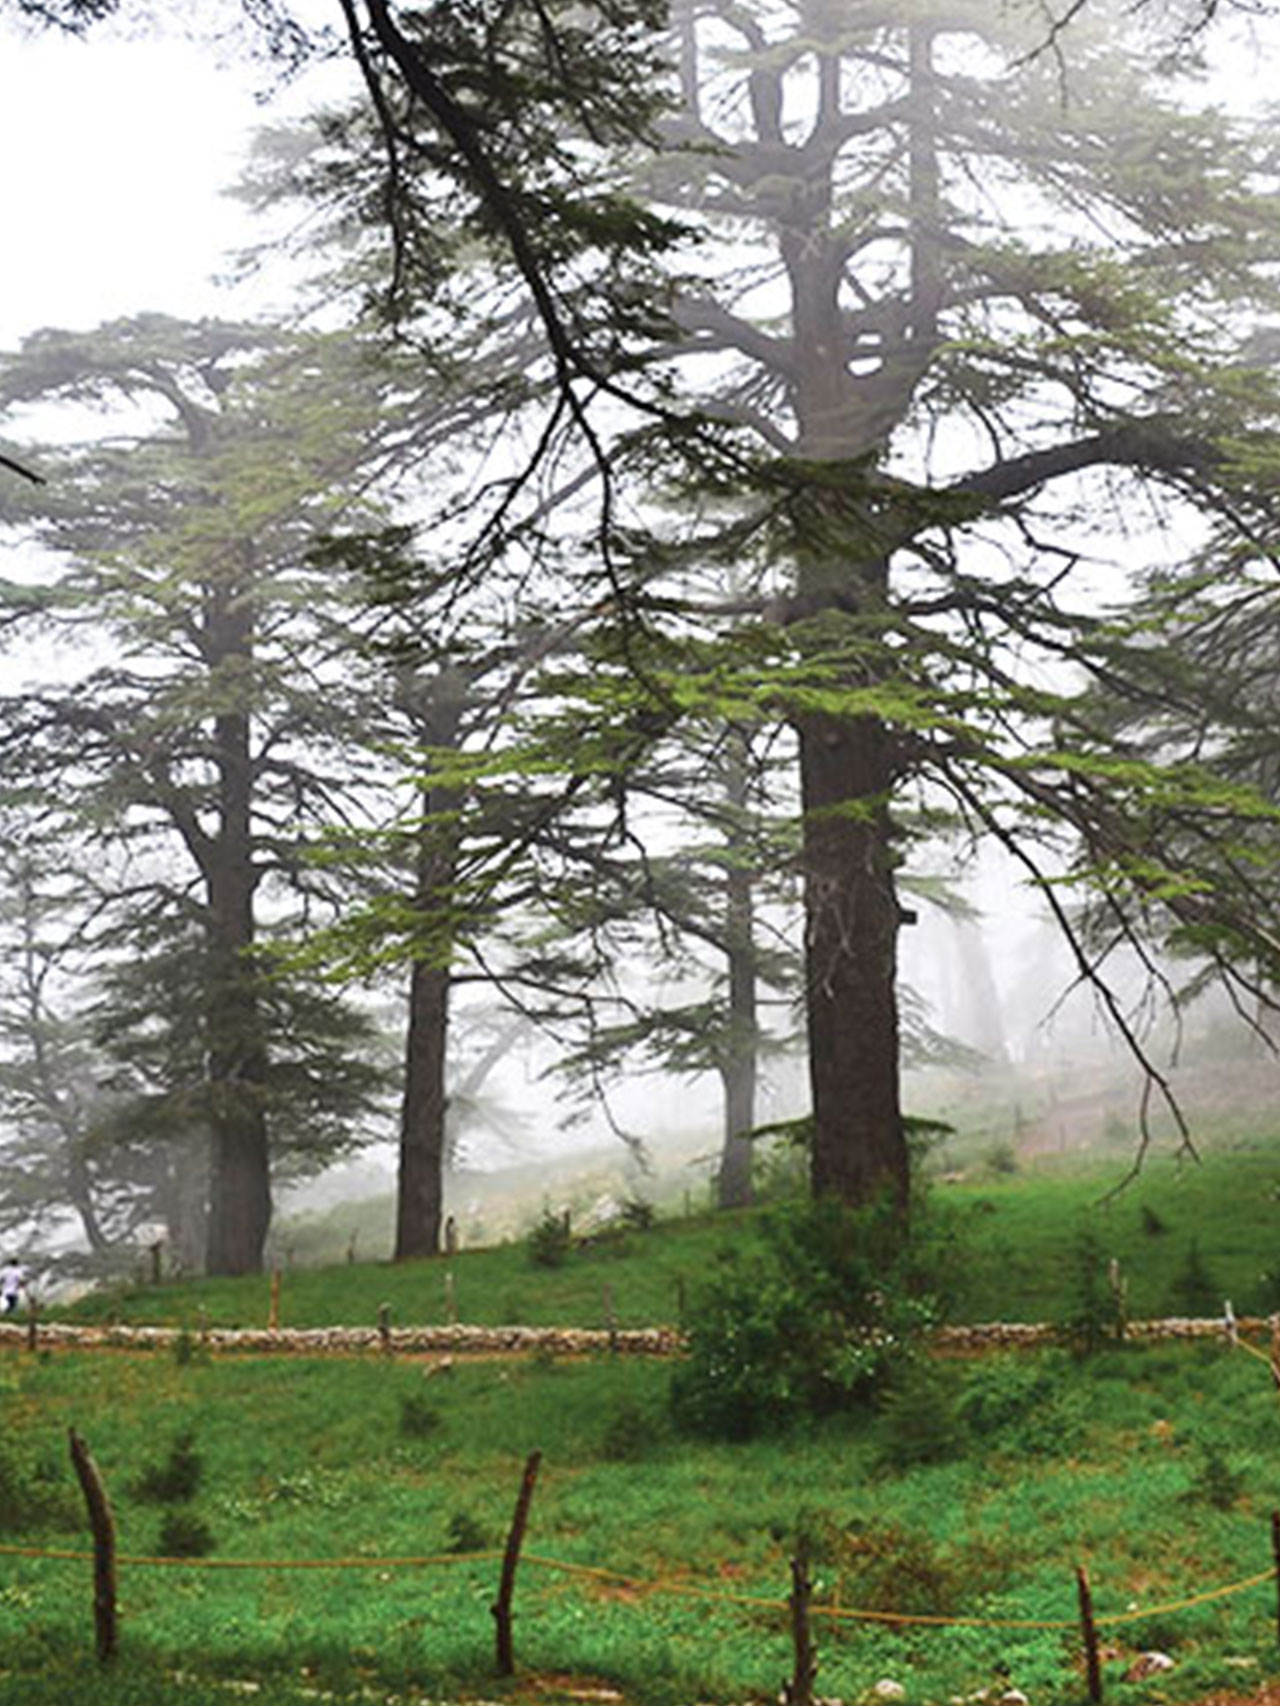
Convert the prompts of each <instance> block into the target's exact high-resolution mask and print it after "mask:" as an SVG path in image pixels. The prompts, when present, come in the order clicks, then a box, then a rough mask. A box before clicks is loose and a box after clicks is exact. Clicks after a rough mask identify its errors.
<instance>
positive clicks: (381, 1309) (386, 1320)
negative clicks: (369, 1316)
mask: <svg viewBox="0 0 1280 1706" xmlns="http://www.w3.org/2000/svg"><path fill="white" fill-rule="evenodd" d="M378 1338H379V1339H380V1340H381V1342H382V1354H383V1356H388V1357H389V1356H390V1355H391V1305H390V1304H389V1303H380V1304H379V1305H378Z"/></svg>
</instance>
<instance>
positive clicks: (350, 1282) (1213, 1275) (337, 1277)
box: [61, 1138, 1280, 1327]
mask: <svg viewBox="0 0 1280 1706" xmlns="http://www.w3.org/2000/svg"><path fill="white" fill-rule="evenodd" d="M1127 1153H1128V1152H1127V1151H1126V1158H1127ZM1126 1158H1119V1157H1118V1158H1117V1159H1115V1160H1113V1161H1110V1162H1107V1163H1099V1162H1097V1161H1093V1162H1084V1163H1082V1162H1080V1161H1074V1160H1069V1159H1048V1160H1042V1161H1039V1162H1037V1163H1035V1164H1026V1165H1023V1166H1022V1167H1020V1168H1019V1169H1018V1170H1017V1171H1014V1172H999V1171H987V1172H985V1173H983V1172H982V1171H980V1170H978V1171H975V1172H973V1173H972V1174H970V1175H969V1176H967V1177H966V1178H965V1179H964V1180H963V1181H962V1182H945V1183H944V1182H939V1183H935V1184H934V1185H933V1186H932V1187H931V1188H930V1190H929V1192H928V1199H927V1207H926V1210H925V1215H924V1218H925V1219H926V1220H927V1222H928V1224H929V1226H930V1228H931V1236H933V1237H934V1238H935V1239H936V1240H937V1242H938V1243H939V1244H940V1245H942V1246H944V1247H946V1248H947V1249H949V1251H950V1252H951V1259H950V1261H949V1263H948V1267H949V1270H950V1276H951V1288H950V1289H951V1291H952V1294H953V1295H952V1297H951V1299H950V1313H951V1315H952V1317H953V1318H954V1319H957V1320H970V1321H981V1320H1009V1321H1035V1320H1056V1319H1059V1318H1061V1316H1062V1315H1063V1314H1064V1313H1065V1312H1067V1311H1068V1309H1069V1307H1070V1302H1071V1292H1072V1287H1073V1285H1074V1284H1075V1275H1076V1271H1077V1267H1078V1262H1077V1252H1078V1249H1079V1246H1080V1241H1081V1238H1082V1236H1083V1235H1084V1234H1085V1233H1092V1234H1093V1236H1094V1237H1095V1239H1096V1241H1097V1244H1098V1247H1099V1248H1100V1249H1101V1250H1102V1251H1103V1253H1104V1254H1105V1256H1107V1257H1112V1256H1114V1257H1116V1258H1117V1259H1118V1260H1119V1261H1120V1263H1121V1265H1122V1268H1123V1271H1124V1275H1125V1278H1126V1282H1127V1284H1128V1288H1129V1299H1130V1308H1131V1311H1132V1313H1133V1314H1135V1315H1138V1316H1143V1315H1158V1314H1169V1313H1189V1312H1190V1313H1215V1312H1217V1311H1218V1310H1219V1309H1220V1308H1221V1304H1222V1300H1223V1299H1224V1298H1228V1297H1229V1298H1230V1299H1231V1300H1232V1302H1233V1304H1234V1306H1235V1309H1236V1312H1237V1313H1238V1314H1245V1313H1268V1312H1270V1311H1271V1310H1272V1309H1274V1308H1276V1307H1280V1143H1277V1142H1276V1141H1274V1140H1268V1141H1265V1142H1264V1141H1263V1140H1261V1139H1257V1140H1250V1139H1248V1138H1241V1139H1237V1140H1236V1141H1235V1142H1234V1143H1233V1145H1232V1146H1231V1147H1230V1148H1224V1149H1220V1150H1217V1151H1213V1152H1210V1153H1209V1154H1208V1155H1207V1156H1206V1158H1205V1160H1204V1161H1203V1163H1202V1164H1201V1165H1199V1166H1195V1165H1189V1164H1178V1163H1175V1162H1174V1161H1172V1160H1170V1159H1168V1158H1167V1157H1156V1158H1153V1159H1152V1160H1151V1161H1150V1162H1149V1163H1148V1165H1147V1167H1146V1168H1145V1169H1144V1171H1143V1173H1142V1174H1141V1176H1140V1177H1139V1178H1138V1179H1137V1180H1135V1181H1134V1182H1133V1183H1132V1184H1130V1185H1129V1186H1128V1187H1127V1188H1126V1189H1124V1190H1123V1191H1121V1192H1120V1193H1119V1194H1118V1195H1116V1196H1114V1197H1112V1196H1111V1195H1110V1193H1111V1192H1113V1191H1114V1188H1115V1186H1116V1185H1117V1183H1118V1182H1119V1181H1120V1180H1121V1179H1123V1177H1124V1174H1125V1171H1126V1166H1127V1159H1126ZM755 1235H756V1234H755V1230H754V1221H753V1217H752V1216H751V1215H750V1214H730V1215H724V1216H718V1217H717V1216H701V1217H692V1218H672V1219H660V1220H659V1221H658V1223H657V1225H656V1226H655V1227H654V1228H653V1229H652V1230H651V1231H649V1232H643V1233H641V1232H618V1233H615V1234H611V1235H608V1236H605V1237H603V1238H601V1239H599V1240H597V1241H595V1242H592V1243H590V1244H588V1245H585V1246H584V1247H580V1248H577V1249H575V1250H573V1251H572V1253H571V1254H570V1256H569V1258H568V1260H567V1261H566V1262H565V1264H564V1266H563V1267H560V1268H539V1267H536V1266H534V1265H533V1264H532V1263H531V1261H530V1258H529V1252H528V1249H527V1247H526V1245H525V1244H524V1243H510V1244H503V1245H499V1246H497V1247H496V1248H493V1249H489V1250H474V1251H471V1250H465V1251H462V1252H460V1253H459V1254H458V1255H457V1256H456V1257H455V1258H453V1259H451V1260H450V1261H449V1262H447V1263H446V1262H445V1261H443V1260H435V1261H422V1262H409V1263H405V1264H401V1265H395V1264H391V1263H352V1264H349V1265H345V1266H342V1267H338V1268H327V1269H308V1268H295V1269H290V1270H288V1271H287V1272H286V1273H285V1274H284V1275H283V1288H282V1297H281V1323H282V1325H286V1326H296V1327H315V1326H326V1325H331V1324H343V1325H369V1326H371V1325H372V1324H373V1322H374V1321H375V1319H376V1317H377V1313H378V1309H379V1307H380V1306H381V1305H382V1304H384V1303H386V1304H389V1305H390V1307H391V1312H392V1318H393V1320H394V1321H395V1322H396V1323H397V1324H399V1325H411V1324H419V1323H434V1322H442V1321H444V1320H446V1319H447V1294H446V1282H445V1275H446V1273H449V1274H451V1276H452V1292H453V1298H454V1302H455V1307H456V1309H457V1312H458V1316H459V1318H460V1319H461V1320H463V1321H470V1322H475V1323H478V1324H483V1325H520V1324H527V1325H532V1326H553V1325H554V1326H583V1327H602V1326H605V1325H607V1320H608V1315H609V1313H610V1311H611V1310H612V1312H613V1314H614V1315H615V1317H616V1319H617V1321H618V1324H619V1325H621V1326H624V1327H632V1326H636V1327H638V1326H646V1325H650V1324H653V1323H664V1322H672V1321H676V1320H677V1319H678V1318H679V1313H680V1308H681V1300H682V1298H687V1297H688V1296H689V1294H690V1293H691V1291H692V1289H693V1288H694V1287H695V1286H696V1283H697V1280H698V1278H699V1276H700V1275H702V1274H703V1273H704V1272H705V1271H706V1270H707V1267H708V1265H709V1264H711V1263H713V1262H714V1261H715V1258H716V1253H717V1251H719V1250H722V1249H727V1248H735V1249H737V1250H739V1251H747V1252H749V1250H750V1247H751V1243H752V1240H753V1239H754V1237H755ZM1193 1245H1194V1253H1195V1258H1196V1261H1197V1263H1198V1267H1199V1269H1200V1273H1201V1278H1202V1279H1203V1280H1204V1282H1205V1285H1206V1286H1207V1291H1206V1297H1208V1296H1214V1301H1213V1303H1212V1305H1211V1306H1210V1305H1209V1303H1208V1302H1207V1301H1206V1302H1204V1303H1203V1304H1202V1305H1201V1306H1199V1307H1197V1308H1193V1309H1190V1310H1189V1309H1188V1308H1187V1307H1186V1304H1187V1299H1186V1297H1185V1295H1184V1291H1185V1285H1184V1284H1182V1283H1181V1282H1184V1281H1185V1280H1186V1277H1187V1272H1188V1269H1189V1266H1190V1265H1191V1260H1192V1254H1193ZM1215 1294H1216V1295H1215ZM269 1296H270V1290H269V1280H268V1279H267V1278H266V1277H265V1276H255V1277H252V1278H248V1279H241V1280H225V1281H199V1282H192V1283H182V1282H170V1283H166V1284H164V1285H162V1286H159V1287H151V1286H139V1287H136V1288H123V1289H121V1288H116V1289H112V1290H107V1291H102V1292H98V1293H94V1294H92V1295H91V1296H89V1297H86V1298H84V1299H82V1300H81V1301H80V1302H79V1303H77V1304H76V1305H75V1306H74V1307H73V1308H71V1309H69V1310H66V1311H62V1312H61V1313H63V1314H65V1315H67V1316H69V1317H70V1318H71V1319H79V1320H103V1319H114V1320H120V1321H126V1322H130V1321H131V1322H160V1323H168V1324H173V1325H179V1326H183V1325H185V1326H190V1327H194V1326H195V1325H196V1324H197V1321H198V1320H199V1318H200V1311H201V1310H203V1311H204V1314H205V1317H206V1318H207V1320H208V1322H209V1324H210V1325H212V1326H254V1327H261V1326H264V1325H265V1324H266V1321H267V1312H268V1307H269Z"/></svg>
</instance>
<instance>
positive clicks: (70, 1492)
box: [0, 1431, 83, 1534]
mask: <svg viewBox="0 0 1280 1706" xmlns="http://www.w3.org/2000/svg"><path fill="white" fill-rule="evenodd" d="M82 1511H83V1506H81V1505H80V1503H79V1500H78V1498H77V1495H76V1492H75V1489H74V1488H73V1487H72V1485H71V1481H70V1476H69V1474H68V1472H67V1471H66V1470H64V1469H62V1468H61V1467H60V1466H59V1465H58V1464H57V1463H55V1462H54V1461H53V1460H52V1459H51V1458H47V1457H42V1456H40V1455H39V1453H38V1452H35V1451H33V1450H32V1449H31V1448H30V1447H28V1446H27V1445H25V1444H24V1443H23V1442H22V1441H21V1440H19V1439H17V1438H15V1437H14V1436H13V1435H12V1434H10V1433H4V1432H2V1431H0V1534H20V1533H22V1532H23V1531H24V1530H25V1529H29V1528H39V1527H50V1528H74V1527H76V1526H77V1525H78V1523H79V1522H80V1521H81V1520H82Z"/></svg>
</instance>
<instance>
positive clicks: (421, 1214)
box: [395, 668, 470, 1262]
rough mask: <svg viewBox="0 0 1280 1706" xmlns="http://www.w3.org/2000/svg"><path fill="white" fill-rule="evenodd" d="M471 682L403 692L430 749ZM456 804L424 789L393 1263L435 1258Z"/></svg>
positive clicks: (409, 685)
mask: <svg viewBox="0 0 1280 1706" xmlns="http://www.w3.org/2000/svg"><path fill="white" fill-rule="evenodd" d="M469 693H470V683H469V681H468V679H467V677H466V675H465V673H464V672H463V671H462V670H455V669H448V668H446V669H442V670H441V671H440V672H439V674H438V675H436V676H435V677H434V678H433V679H432V680H431V681H429V682H425V683H424V682H420V681H409V682H406V683H405V685H404V687H403V689H402V698H403V700H404V703H405V704H406V707H407V708H408V709H410V710H411V711H412V712H413V714H414V715H415V717H416V718H417V719H418V729H419V734H420V736H421V739H422V743H423V745H424V747H427V748H428V749H430V748H432V747H434V748H436V749H445V750H452V749H453V748H455V747H456V746H457V744H458V741H459V738H460V735H461V729H462V719H463V715H464V712H465V710H466V705H467V699H468V695H469ZM460 804H461V796H460V795H459V794H457V793H456V792H454V791H451V790H448V789H443V788H436V787H433V786H432V785H431V783H430V781H428V782H427V784H426V785H425V786H424V787H423V789H422V816H423V823H422V831H421V835H420V837H419V847H418V869H417V876H416V880H415V885H414V907H415V909H416V911H417V912H418V913H419V914H420V916H421V917H422V918H423V920H424V921H426V922H430V921H432V920H434V921H435V922H434V928H433V929H432V931H431V934H432V936H433V938H434V945H433V949H432V951H431V953H430V954H427V955H422V956H420V957H418V958H415V959H414V961H413V962H412V971H411V974H410V981H409V1022H408V1032H407V1035H406V1039H405V1075H404V1094H403V1098H402V1101H401V1105H400V1164H399V1177H398V1181H397V1187H396V1247H395V1259H396V1260H397V1261H398V1262H400V1261H405V1260H407V1259H409V1258H410V1257H413V1256H434V1255H435V1254H436V1253H437V1252H438V1250H439V1248H440V1217H441V1211H442V1208H443V1203H444V1162H445V1153H446V1142H445V1116H446V1113H447V1111H448V1104H449V1098H448V1093H447V1090H446V1087H445V1069H446V1065H447V1059H448V1042H449V984H450V971H449V964H448V960H449V946H450V944H449V941H448V939H447V930H445V929H444V928H443V927H442V926H441V924H440V922H439V921H440V919H441V917H443V916H447V915H448V912H449V910H450V909H451V906H452V901H453V882H454V878H455V876H456V873H457V863H458V836H457V831H456V827H455V825H454V823H453V822H452V817H451V814H452V813H454V812H456V811H457V809H458V807H459V805H460Z"/></svg>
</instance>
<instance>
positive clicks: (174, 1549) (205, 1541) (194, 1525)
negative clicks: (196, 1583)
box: [156, 1510, 217, 1558]
mask: <svg viewBox="0 0 1280 1706" xmlns="http://www.w3.org/2000/svg"><path fill="white" fill-rule="evenodd" d="M216 1544H217V1542H216V1541H215V1540H214V1538H213V1533H212V1530H211V1529H210V1528H209V1525H208V1523H207V1522H205V1520H204V1518H203V1517H200V1516H197V1515H196V1513H195V1512H194V1511H190V1510H173V1511H167V1512H166V1513H165V1518H164V1521H163V1522H162V1523H161V1524H160V1534H159V1538H158V1540H157V1542H156V1546H157V1550H158V1551H159V1553H160V1556H161V1557H162V1558H204V1557H207V1556H208V1554H209V1553H210V1552H212V1551H213V1549H214V1546H215V1545H216Z"/></svg>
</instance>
